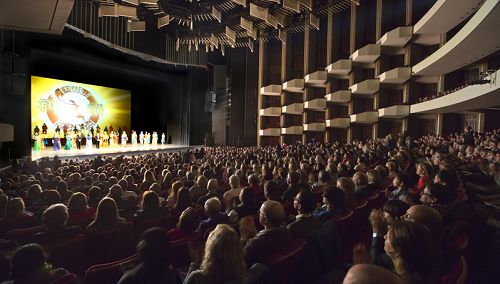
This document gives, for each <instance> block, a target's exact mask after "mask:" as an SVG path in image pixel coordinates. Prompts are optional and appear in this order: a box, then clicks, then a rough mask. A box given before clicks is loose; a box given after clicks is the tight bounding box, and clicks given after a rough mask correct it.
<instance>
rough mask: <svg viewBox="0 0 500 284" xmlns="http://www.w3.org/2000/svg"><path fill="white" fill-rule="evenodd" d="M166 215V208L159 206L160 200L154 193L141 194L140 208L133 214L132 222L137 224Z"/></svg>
mask: <svg viewBox="0 0 500 284" xmlns="http://www.w3.org/2000/svg"><path fill="white" fill-rule="evenodd" d="M166 214H167V208H165V207H161V206H160V198H159V197H158V194H156V192H154V191H150V190H148V191H145V192H144V193H143V194H142V201H141V208H140V209H139V210H138V211H137V212H136V213H135V214H134V217H133V221H134V224H137V223H139V222H141V221H144V220H150V219H156V218H160V217H162V216H165V215H166Z"/></svg>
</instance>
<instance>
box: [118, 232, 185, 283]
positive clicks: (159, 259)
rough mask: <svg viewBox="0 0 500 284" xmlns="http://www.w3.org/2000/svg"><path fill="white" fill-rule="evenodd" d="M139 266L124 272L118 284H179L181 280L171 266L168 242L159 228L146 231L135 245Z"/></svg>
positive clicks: (165, 235)
mask: <svg viewBox="0 0 500 284" xmlns="http://www.w3.org/2000/svg"><path fill="white" fill-rule="evenodd" d="M137 253H138V254H139V260H140V262H139V264H137V265H136V266H135V267H134V268H132V269H130V270H128V271H127V272H125V274H124V275H123V276H122V278H121V279H120V281H118V283H119V284H139V283H164V284H180V283H181V279H180V278H179V275H177V272H176V271H175V269H174V268H173V267H172V265H171V260H170V258H171V255H170V242H169V239H168V237H167V234H166V233H165V230H164V229H162V228H159V227H156V228H151V229H148V230H146V231H145V232H144V233H142V234H141V236H140V237H139V242H138V243H137Z"/></svg>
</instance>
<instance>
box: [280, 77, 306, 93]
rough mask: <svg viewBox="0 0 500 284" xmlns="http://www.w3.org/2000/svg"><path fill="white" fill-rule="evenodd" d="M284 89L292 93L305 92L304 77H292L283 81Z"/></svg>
mask: <svg viewBox="0 0 500 284" xmlns="http://www.w3.org/2000/svg"><path fill="white" fill-rule="evenodd" d="M283 91H287V92H291V93H303V92H304V79H292V80H290V81H287V82H285V83H283Z"/></svg>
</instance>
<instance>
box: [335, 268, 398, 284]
mask: <svg viewBox="0 0 500 284" xmlns="http://www.w3.org/2000/svg"><path fill="white" fill-rule="evenodd" d="M342 283H343V284H406V282H405V281H404V279H403V278H402V277H401V276H399V275H397V274H396V273H394V272H392V271H390V270H387V269H385V268H382V267H379V266H376V265H373V264H356V265H354V266H351V268H350V269H349V270H348V271H347V275H346V276H345V278H344V282H342Z"/></svg>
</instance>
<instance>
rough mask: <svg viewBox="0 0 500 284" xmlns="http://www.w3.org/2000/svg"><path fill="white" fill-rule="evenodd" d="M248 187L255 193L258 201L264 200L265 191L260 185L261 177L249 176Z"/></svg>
mask: <svg viewBox="0 0 500 284" xmlns="http://www.w3.org/2000/svg"><path fill="white" fill-rule="evenodd" d="M248 186H249V187H250V188H251V189H252V190H253V191H254V193H255V197H256V198H257V200H262V198H264V189H263V188H262V187H261V186H260V185H259V176H258V175H257V174H251V175H249V176H248Z"/></svg>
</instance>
